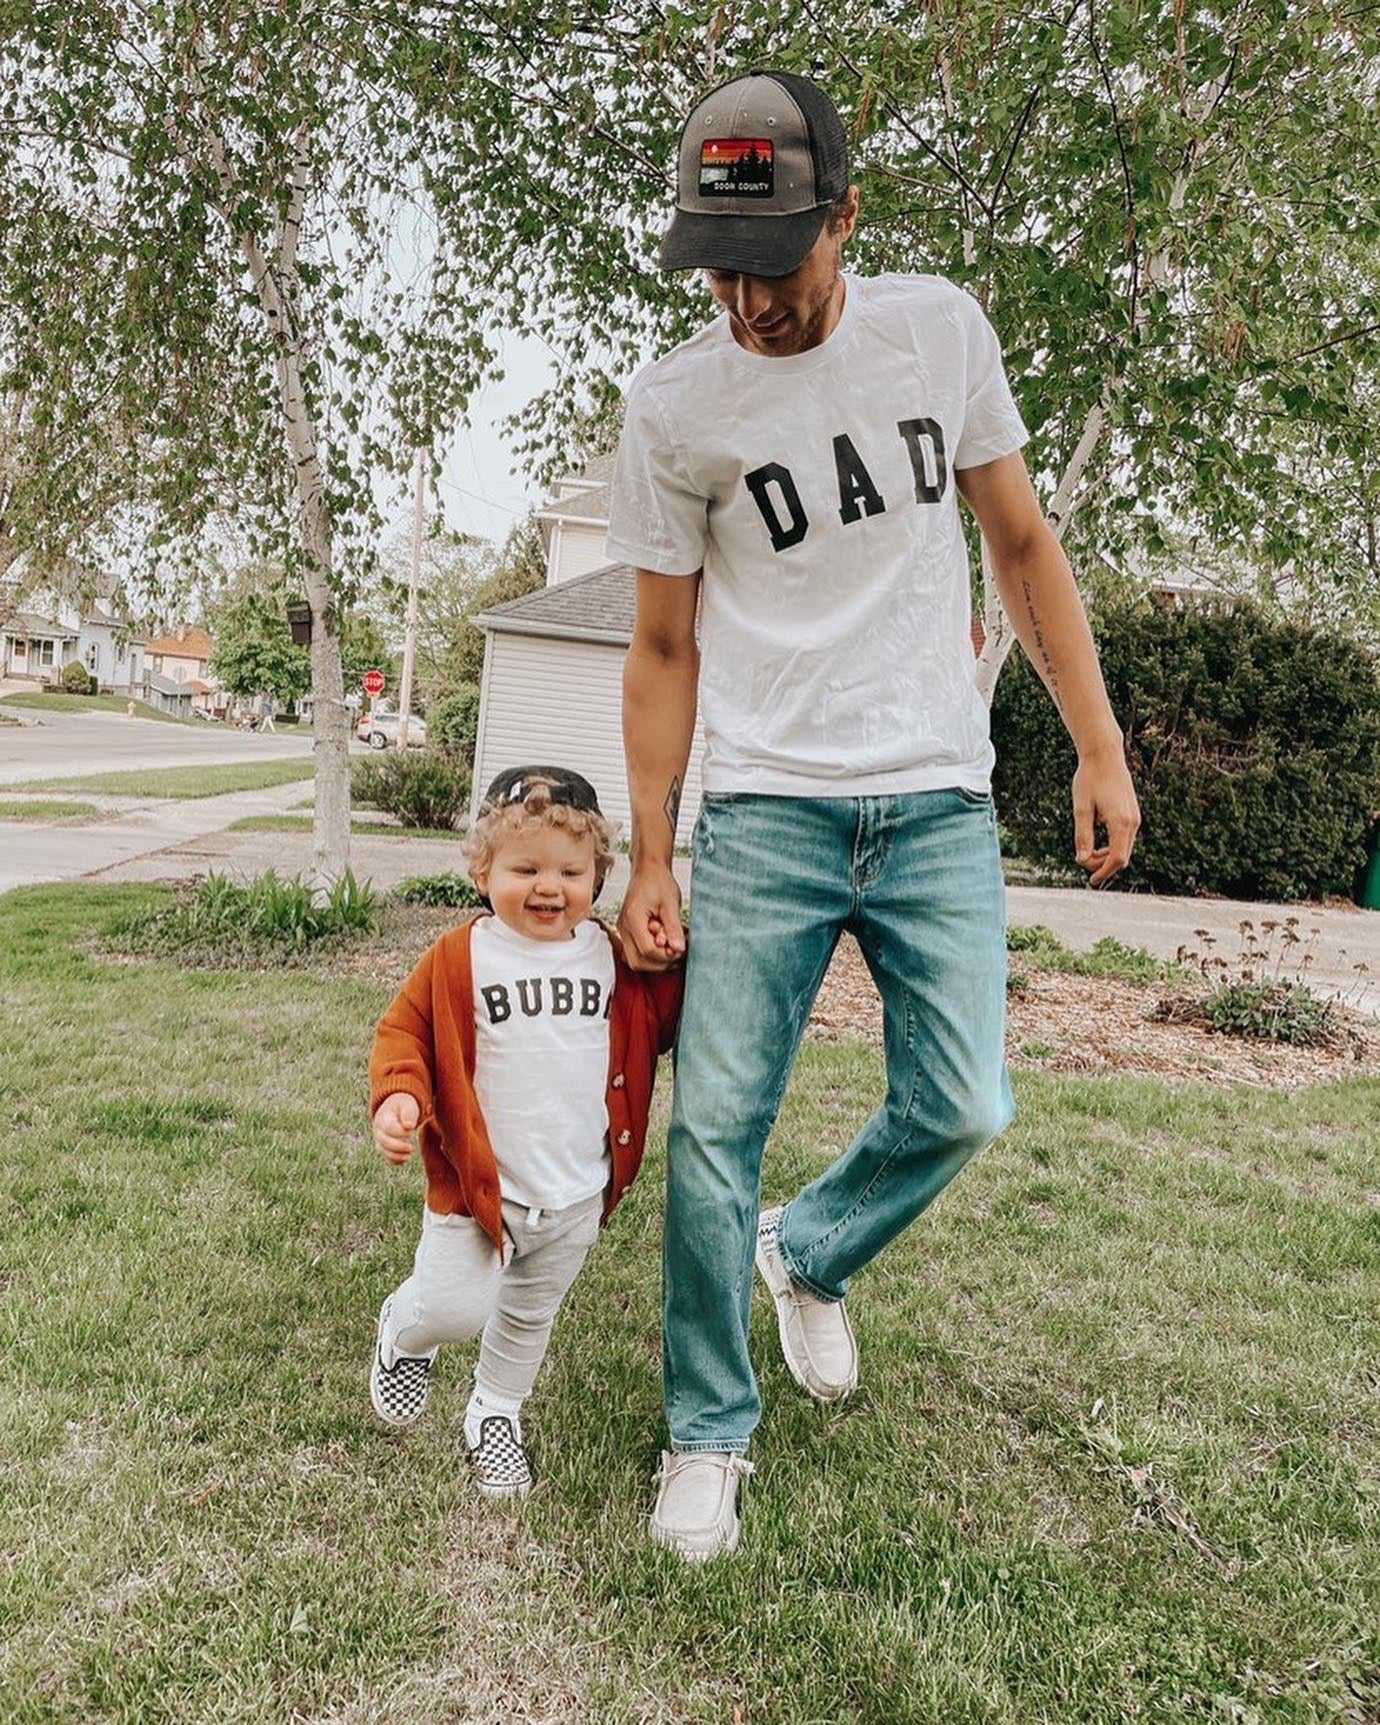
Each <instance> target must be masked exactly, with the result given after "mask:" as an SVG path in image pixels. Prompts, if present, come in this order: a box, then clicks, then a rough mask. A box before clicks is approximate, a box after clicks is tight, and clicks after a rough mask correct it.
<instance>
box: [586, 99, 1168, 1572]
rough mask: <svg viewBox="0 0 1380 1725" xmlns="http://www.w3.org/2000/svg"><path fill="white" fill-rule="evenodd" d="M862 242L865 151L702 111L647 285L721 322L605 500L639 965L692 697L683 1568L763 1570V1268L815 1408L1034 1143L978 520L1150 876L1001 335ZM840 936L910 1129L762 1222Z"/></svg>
mask: <svg viewBox="0 0 1380 1725" xmlns="http://www.w3.org/2000/svg"><path fill="white" fill-rule="evenodd" d="M857 214H858V192H857V188H856V186H853V185H850V184H849V180H848V162H847V144H846V138H845V134H844V130H843V126H842V124H841V122H840V120H839V117H838V114H837V113H836V112H835V110H834V107H833V104H832V103H831V102H830V101H829V99H828V97H827V96H826V95H825V94H824V92H823V91H822V90H820V89H819V88H818V87H817V86H816V85H814V84H813V83H811V82H810V81H809V80H808V79H805V78H801V77H798V76H795V75H792V74H789V73H784V72H774V71H764V72H759V73H754V74H752V75H750V76H748V77H745V78H739V79H735V80H734V81H733V82H731V83H729V84H726V85H724V86H723V87H722V88H720V89H718V90H715V91H713V92H712V93H711V94H710V95H709V96H707V97H706V98H705V100H704V101H703V102H701V103H700V105H699V106H698V107H697V108H696V109H695V110H694V112H693V113H692V114H691V115H690V118H689V120H688V121H687V122H686V125H685V129H684V131H683V133H682V135H681V142H680V154H679V191H678V198H677V207H676V213H675V215H674V217H673V219H672V222H671V226H670V229H669V230H668V232H667V234H666V236H665V239H664V241H663V244H662V249H661V260H660V261H661V267H662V268H663V269H667V270H671V269H684V268H691V267H696V268H700V269H702V270H703V271H704V275H705V280H706V283H707V285H708V287H709V290H710V292H711V293H712V295H713V296H714V298H715V299H716V300H717V301H718V302H719V304H720V306H722V308H723V311H724V314H725V315H724V316H723V317H721V318H719V319H717V320H716V321H715V322H714V323H713V324H712V325H710V326H709V327H708V328H706V329H704V330H702V331H700V332H699V334H697V335H695V336H693V337H692V338H691V339H690V340H689V341H688V342H686V343H684V344H683V345H682V346H680V347H678V348H676V349H675V350H674V351H673V352H671V353H669V354H667V355H666V356H665V357H664V358H662V359H660V360H658V361H656V362H655V363H654V364H652V365H650V366H648V367H647V368H646V369H645V370H644V371H643V372H642V373H640V374H639V376H638V377H637V378H636V380H635V381H634V383H633V386H632V389H631V392H630V394H629V399H628V408H627V420H626V426H625V430H624V433H623V440H622V444H621V446H620V449H619V455H618V465H617V471H616V476H615V480H614V487H613V502H612V511H611V516H612V519H611V523H610V532H609V550H610V554H611V555H614V556H618V557H621V558H624V559H625V560H626V561H628V562H629V563H631V564H633V565H634V567H635V568H636V570H637V623H636V629H635V633H634V638H633V643H632V647H631V649H630V651H629V654H628V660H627V667H626V673H625V683H624V733H625V742H626V748H627V757H628V774H629V785H630V790H631V796H632V808H633V872H632V879H631V882H630V884H629V888H628V893H627V897H626V899H625V901H624V906H623V912H622V917H621V919H620V926H621V929H622V933H623V936H624V942H625V949H626V950H627V951H628V953H629V955H630V958H631V962H632V963H634V964H635V965H641V966H645V967H648V968H652V969H655V968H659V967H662V966H665V965H668V964H671V963H674V962H676V961H677V960H678V959H679V958H680V957H681V955H682V954H683V953H684V951H685V936H684V932H683V929H682V925H681V919H680V892H679V888H678V886H677V884H676V880H675V877H674V875H673V873H672V868H671V863H672V855H673V848H674V841H675V828H676V816H677V812H678V808H679V802H680V795H681V787H682V784H683V782H684V776H685V768H686V761H687V759H688V755H689V750H690V741H691V732H692V729H693V724H694V717H695V706H696V691H697V686H698V690H699V697H700V702H701V706H702V709H703V716H704V729H705V740H706V750H705V764H704V791H705V795H704V802H703V807H702V812H701V815H700V820H699V824H698V826H697V828H696V832H695V855H694V875H693V891H694V940H693V941H692V942H691V943H690V947H689V956H688V968H687V976H686V996H685V1006H684V1011H683V1015H682V1019H681V1030H680V1042H679V1053H678V1059H677V1070H676V1085H675V1098H674V1103H673V1109H672V1123H671V1132H670V1139H669V1144H668V1188H667V1208H666V1234H665V1246H664V1265H663V1271H664V1373H665V1388H666V1405H667V1417H668V1422H669V1426H670V1434H671V1449H670V1452H669V1453H667V1454H665V1455H664V1456H663V1462H662V1469H661V1474H660V1489H659V1492H658V1497H657V1504H656V1508H655V1511H654V1513H653V1517H652V1524H651V1531H652V1535H653V1537H654V1538H655V1539H656V1540H658V1541H659V1542H660V1543H662V1544H664V1545H666V1546H668V1547H670V1548H671V1549H672V1550H674V1551H677V1552H679V1553H680V1554H681V1555H682V1556H683V1557H686V1558H688V1559H691V1560H700V1559H704V1558H708V1557H713V1556H715V1555H717V1554H718V1553H720V1552H725V1551H731V1550H732V1549H733V1548H734V1546H735V1545H736V1542H737V1538H738V1514H737V1492H738V1483H739V1480H740V1479H741V1478H742V1476H743V1475H744V1474H746V1473H748V1472H750V1471H751V1469H750V1466H749V1464H748V1463H747V1461H746V1460H745V1452H746V1450H747V1447H748V1441H749V1439H750V1437H751V1435H752V1431H753V1428H754V1427H755V1425H756V1423H757V1420H758V1416H759V1413H760V1403H759V1400H758V1395H757V1387H756V1383H755V1380H754V1377H753V1373H752V1367H751V1363H750V1361H749V1358H748V1351H747V1331H748V1309H749V1302H750V1297H751V1292H752V1271H753V1260H754V1255H755V1257H756V1262H757V1265H758V1267H759V1268H760V1270H761V1272H762V1275H763V1278H764V1280H765V1281H766V1283H767V1286H768V1288H769V1289H770V1291H771V1294H772V1297H773V1299H774V1301H775V1304H776V1310H777V1319H778V1328H779V1331H780V1336H781V1342H782V1347H783V1351H784V1353H785V1358H786V1364H787V1366H788V1368H789V1370H790V1372H791V1374H792V1376H793V1377H794V1378H795V1379H796V1381H797V1382H798V1383H799V1384H800V1385H801V1387H802V1388H803V1389H804V1390H805V1391H806V1392H807V1393H808V1394H809V1395H811V1396H812V1397H814V1398H815V1399H816V1400H817V1401H819V1402H822V1403H827V1402H830V1401H834V1400H836V1399H838V1398H839V1397H842V1396H845V1395H847V1394H848V1393H849V1392H850V1391H851V1390H852V1389H853V1388H854V1387H855V1385H856V1383H857V1378H858V1357H857V1348H856V1345H855V1343H854V1339H853V1333H852V1330H851V1328H850V1327H849V1323H848V1318H847V1315H846V1312H845V1309H844V1295H845V1293H846V1291H847V1289H848V1285H849V1282H850V1280H851V1278H852V1276H853V1274H854V1272H855V1271H857V1270H858V1269H860V1268H861V1267H862V1266H863V1265H865V1264H867V1263H868V1262H870V1260H871V1259H872V1258H873V1257H874V1256H875V1255H876V1254H877V1252H878V1251H880V1250H881V1248H882V1247H883V1246H885V1245H886V1244H887V1243H888V1242H889V1241H890V1240H892V1239H893V1238H894V1237H895V1236H896V1235H897V1234H899V1233H900V1232H901V1231H902V1229H904V1228H905V1227H906V1226H907V1225H908V1224H909V1223H910V1222H912V1221H913V1220H914V1219H915V1217H916V1216H917V1215H919V1213H920V1212H921V1211H922V1210H923V1209H924V1208H925V1207H926V1206H927V1205H928V1204H929V1203H931V1202H932V1201H933V1199H934V1198H936V1197H937V1196H938V1194H939V1193H940V1191H942V1189H943V1188H944V1186H945V1185H946V1184H947V1183H948V1181H949V1180H950V1179H952V1177H953V1176H954V1175H955V1174H956V1173H957V1172H958V1170H959V1169H960V1168H961V1167H962V1166H963V1164H964V1163H965V1162H966V1161H967V1160H968V1158H969V1157H970V1156H972V1155H973V1154H974V1153H975V1152H976V1151H978V1150H980V1149H981V1148H982V1147H983V1146H984V1145H985V1144H987V1143H988V1142H989V1141H990V1140H991V1139H992V1138H994V1137H995V1136H996V1135H997V1133H999V1132H1000V1131H1002V1130H1003V1128H1004V1127H1005V1126H1006V1125H1007V1124H1008V1122H1009V1121H1010V1119H1011V1116H1012V1112H1013V1108H1012V1102H1011V1094H1010V1087H1009V1085H1008V1083H1007V1078H1006V1069H1005V1064H1004V1060H1003V1037H1004V1024H1005V978H1006V944H1005V935H1004V921H1005V918H1004V898H1003V884H1002V875H1001V866H1000V858H999V854H998V848H997V838H996V820H995V815H994V812H993V808H992V801H991V795H990V789H989V781H990V771H991V765H992V750H991V745H990V742H989V739H988V722H987V711H986V708H985V706H984V704H983V702H982V700H981V698H980V696H979V695H978V693H977V690H976V686H975V667H974V659H973V651H972V645H971V641H970V637H969V584H968V567H967V555H966V550H965V545H964V539H963V532H962V524H961V521H960V517H959V512H958V506H957V500H956V493H957V494H961V495H962V496H963V498H964V499H965V500H966V502H967V503H968V505H969V507H970V508H971V509H972V510H973V512H974V514H975V515H976V516H977V519H978V521H979V523H980V525H981V527H982V531H983V533H984V535H985V538H986V542H987V545H988V548H989V551H990V554H991V561H992V567H993V572H994V575H995V579H996V581H997V584H998V587H999V590H1000V592H1001V595H1002V599H1003V601H1004V603H1005V605H1006V608H1007V611H1008V613H1009V614H1010V617H1011V620H1012V623H1013V625H1014V627H1015V629H1016V633H1017V636H1018V638H1019V639H1020V641H1021V644H1022V646H1023V647H1024V648H1025V650H1026V652H1027V653H1028V654H1029V655H1030V657H1031V658H1032V660H1033V662H1034V664H1035V666H1036V669H1037V670H1038V671H1039V673H1040V675H1041V676H1042V678H1043V679H1044V681H1045V684H1046V686H1047V687H1048V689H1049V691H1050V694H1051V695H1052V696H1053V698H1054V700H1055V701H1056V703H1057V704H1058V707H1059V711H1060V713H1061V714H1062V715H1063V718H1064V722H1065V724H1066V725H1067V727H1068V729H1069V732H1070V734H1071V736H1072V737H1073V740H1074V742H1075V744H1076V746H1077V750H1078V757H1079V765H1078V770H1077V773H1076V775H1075V778H1074V784H1073V809H1074V827H1075V841H1076V854H1077V857H1078V860H1079V862H1080V863H1081V864H1082V865H1083V867H1084V868H1086V869H1087V870H1088V871H1089V875H1090V879H1091V883H1092V884H1093V885H1094V886H1101V885H1102V884H1103V883H1104V882H1106V881H1108V880H1110V879H1111V878H1112V876H1113V875H1114V874H1116V873H1117V871H1118V870H1119V869H1121V868H1123V867H1124V866H1125V864H1126V862H1127V860H1128V858H1129V856H1130V854H1131V847H1132V844H1133V842H1134V839H1135V834H1136V830H1137V827H1138V825H1139V819H1140V817H1139V811H1138V809H1137V807H1136V798H1135V792H1134V790H1133V789H1132V786H1131V781H1130V778H1129V775H1128V774H1127V771H1126V766H1125V761H1124V756H1123V749H1122V739H1121V734H1120V731H1119V730H1118V728H1117V725H1116V722H1115V720H1114V719H1113V717H1112V713H1111V710H1110V708H1109V706H1108V702H1107V697H1106V693H1105V690H1104V688H1103V684H1102V677H1101V672H1100V670H1099V668H1098V663H1097V656H1096V652H1095V650H1094V647H1093V643H1092V638H1091V635H1090V634H1089V631H1088V626H1087V622H1086V619H1085V617H1084V614H1083V608H1082V604H1081V602H1080V600H1079V597H1078V591H1077V588H1076V586H1075V585H1074V581H1073V577H1072V575H1071V573H1070V571H1069V567H1068V564H1067V562H1066V561H1065V559H1064V556H1063V554H1062V552H1061V551H1060V549H1059V546H1058V543H1057V541H1056V540H1055V539H1054V536H1053V534H1052V533H1051V532H1050V531H1049V528H1048V526H1047V525H1046V523H1045V521H1044V518H1043V515H1042V513H1041V510H1040V507H1039V505H1038V503H1037V502H1036V500H1035V496H1034V493H1033V491H1032V489H1031V486H1030V481H1029V478H1028V477H1027V474H1026V470H1025V464H1024V462H1023V461H1022V458H1021V456H1020V454H1019V453H1018V451H1019V448H1020V446H1021V444H1022V443H1023V442H1024V441H1025V437H1026V432H1025V428H1024V426H1023V425H1022V423H1021V420H1020V416H1019V414H1018V412H1017V410H1016V407H1015V403H1014V402H1013V400H1012V398H1011V393H1010V390H1009V388H1008V386H1007V383H1006V379H1005V376H1004V375H1003V372H1002V366H1001V355H1000V350H999V348H998V344H997V339H996V336H995V335H994V333H993V331H992V329H991V327H990V325H989V324H988V322H987V320H986V318H985V317H984V316H983V314H982V312H981V310H980V308H979V307H978V305H977V303H976V302H975V301H974V300H973V299H971V298H970V297H969V296H968V295H967V294H965V293H963V292H962V291H961V290H959V289H958V288H956V287H954V286H952V285H951V284H950V283H948V282H945V281H943V280H941V279H940V278H938V277H935V276H882V277H878V278H874V279H859V278H857V277H853V276H847V277H845V276H844V275H842V274H841V273H840V263H841V258H842V251H843V247H844V244H845V243H846V241H847V240H848V238H849V236H850V235H851V234H852V232H853V228H854V225H855V223H856V221H857ZM697 606H698V609H699V612H700V634H701V643H700V644H699V645H697V640H696V611H697ZM1098 827H1103V828H1105V831H1106V840H1105V842H1104V843H1102V844H1100V845H1099V844H1098V843H1097V842H1096V832H1097V829H1098ZM845 929H847V930H850V931H851V932H852V933H853V934H854V935H855V936H856V937H857V940H858V942H859V945H860V947H861V949H862V952H863V955H864V957H865V959H866V961H867V964H868V967H869V969H870V970H871V972H872V975H873V977H874V979H875V981H876V983H877V987H878V990H879V991H880V994H881V997H882V1001H883V1006H884V1012H885V1048H886V1068H887V1092H886V1097H885V1100H884V1101H883V1103H882V1105H881V1107H880V1108H879V1109H878V1111H877V1113H876V1114H875V1115H874V1116H873V1117H872V1118H871V1119H870V1120H869V1121H868V1122H867V1124H866V1125H865V1126H864V1127H863V1129H862V1131H861V1132H860V1133H859V1135H858V1137H857V1138H856V1139H855V1141H854V1142H853V1144H852V1145H851V1146H850V1147H849V1148H848V1149H847V1150H846V1151H845V1152H844V1154H843V1155H842V1156H841V1157H839V1159H838V1160H837V1161H836V1162H835V1163H834V1164H833V1165H832V1166H831V1167H829V1168H827V1169H826V1170H825V1171H824V1172H823V1173H822V1174H821V1175H820V1177H819V1178H818V1179H817V1180H815V1181H813V1182H812V1183H811V1184H810V1185H808V1186H807V1187H806V1188H805V1189H804V1191H802V1192H800V1193H799V1194H798V1195H797V1196H796V1197H795V1198H794V1199H792V1201H791V1202H790V1203H789V1204H788V1205H786V1206H784V1208H780V1209H770V1210H767V1211H766V1212H764V1213H763V1214H762V1215H761V1216H760V1217H759V1215H758V1204H759V1196H760V1177H761V1163H762V1150H763V1145H764V1143H765V1141H766V1137H767V1134H768V1132H769V1130H770V1128H771V1125H772V1122H773V1120H774V1118H775V1116H776V1112H777V1108H778V1106H779V1104H780V1100H781V1096H782V1092H783V1090H784V1088H785V1083H786V1079H787V1075H788V1073H789V1070H790V1067H791V1065H792V1063H793V1061H794V1057H795V1052H796V1048H797V1046H798V1044H799V1041H800V1037H801V1034H802V1032H803V1030H804V1027H805V1023H806V1020H807V1018H808V1016H809V1012H810V1007H811V1005H812V1003H813V1000H814V997H815V993H816V991H817V989H818V987H819V984H820V981H821V979H822V977H823V975H824V972H825V969H826V968H827V966H828V963H829V959H830V956H831V954H832V952H833V950H834V946H835V943H836V942H837V940H838V937H839V934H840V933H841V932H842V931H843V930H845Z"/></svg>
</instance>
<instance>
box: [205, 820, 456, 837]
mask: <svg viewBox="0 0 1380 1725" xmlns="http://www.w3.org/2000/svg"><path fill="white" fill-rule="evenodd" d="M311 824H312V818H311V816H310V815H244V816H242V817H241V818H240V819H239V820H237V821H235V822H233V823H232V825H231V827H230V831H231V832H232V833H309V832H310V831H311ZM350 831H351V832H352V833H363V834H364V835H365V836H367V837H369V838H388V839H460V838H463V837H464V836H465V835H464V834H463V833H459V832H457V831H456V830H455V828H454V827H400V826H397V825H395V824H394V823H393V822H391V821H377V820H369V819H368V818H367V817H365V818H363V819H361V818H360V817H359V816H354V817H353V818H352V819H351V821H350Z"/></svg>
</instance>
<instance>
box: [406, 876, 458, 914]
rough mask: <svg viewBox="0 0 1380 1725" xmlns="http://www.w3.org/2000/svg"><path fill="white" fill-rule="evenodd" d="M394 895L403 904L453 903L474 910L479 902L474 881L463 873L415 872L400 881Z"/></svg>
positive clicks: (455, 905)
mask: <svg viewBox="0 0 1380 1725" xmlns="http://www.w3.org/2000/svg"><path fill="white" fill-rule="evenodd" d="M393 896H394V898H396V899H397V900H398V901H399V903H401V904H427V905H452V906H454V907H456V908H457V909H460V910H473V909H475V908H476V907H477V906H478V904H479V894H478V893H477V892H476V891H475V887H474V882H473V881H472V880H470V879H469V877H468V876H466V875H462V874H415V875H410V876H409V877H408V879H406V880H402V881H399V882H398V884H397V886H395V887H394V888H393Z"/></svg>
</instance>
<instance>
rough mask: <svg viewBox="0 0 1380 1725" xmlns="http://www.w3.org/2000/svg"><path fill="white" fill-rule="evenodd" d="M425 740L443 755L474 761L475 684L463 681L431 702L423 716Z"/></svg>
mask: <svg viewBox="0 0 1380 1725" xmlns="http://www.w3.org/2000/svg"><path fill="white" fill-rule="evenodd" d="M426 734H427V741H428V742H429V743H433V744H434V745H435V746H436V747H437V748H438V749H441V750H442V751H443V752H444V753H445V754H447V755H452V756H455V757H457V758H458V759H460V760H462V761H464V762H465V763H466V765H467V766H471V767H472V766H473V764H474V744H475V738H476V737H477V736H478V735H479V686H478V684H476V683H466V684H465V685H464V687H463V688H460V689H457V690H456V692H455V693H454V694H453V695H443V696H442V698H441V699H440V700H439V701H433V702H432V704H431V706H430V708H429V709H428V710H427V715H426Z"/></svg>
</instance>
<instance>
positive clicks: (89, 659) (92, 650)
mask: <svg viewBox="0 0 1380 1725" xmlns="http://www.w3.org/2000/svg"><path fill="white" fill-rule="evenodd" d="M100 662H101V649H100V645H99V643H98V642H95V641H93V642H92V643H91V645H90V646H89V647H88V648H87V649H86V668H87V670H88V671H95V669H96V668H97V666H98V665H99V664H100Z"/></svg>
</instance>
